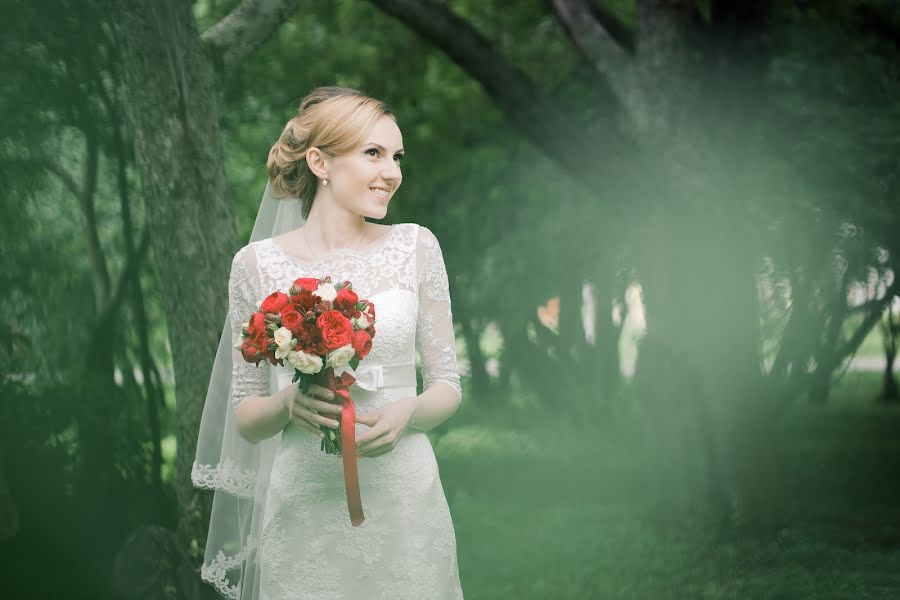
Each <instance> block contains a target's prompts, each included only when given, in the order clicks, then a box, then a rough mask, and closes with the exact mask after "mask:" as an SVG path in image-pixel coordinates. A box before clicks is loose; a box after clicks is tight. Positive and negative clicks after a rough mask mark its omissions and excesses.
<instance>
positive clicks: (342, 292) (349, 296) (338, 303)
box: [332, 287, 359, 317]
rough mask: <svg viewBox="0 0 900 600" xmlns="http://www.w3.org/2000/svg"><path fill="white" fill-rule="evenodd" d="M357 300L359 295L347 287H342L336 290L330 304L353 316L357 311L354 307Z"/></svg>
mask: <svg viewBox="0 0 900 600" xmlns="http://www.w3.org/2000/svg"><path fill="white" fill-rule="evenodd" d="M357 302H359V296H357V295H356V292H354V291H353V290H351V289H350V288H348V287H342V288H341V289H339V290H338V293H337V296H335V298H334V302H332V304H333V305H334V308H335V309H337V310H340V311H343V312H344V314H346V315H347V316H351V317H355V316H356V313H358V312H359V311H358V310H357V309H356V303H357Z"/></svg>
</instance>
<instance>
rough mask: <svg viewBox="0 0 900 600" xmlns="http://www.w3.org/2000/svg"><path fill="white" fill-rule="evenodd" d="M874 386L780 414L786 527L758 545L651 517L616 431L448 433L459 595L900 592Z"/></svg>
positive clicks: (866, 381)
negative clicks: (676, 527)
mask: <svg viewBox="0 0 900 600" xmlns="http://www.w3.org/2000/svg"><path fill="white" fill-rule="evenodd" d="M879 385H880V379H879V376H878V374H870V373H850V374H848V375H847V377H846V378H845V379H844V380H842V381H841V382H840V383H839V384H838V385H836V387H835V389H834V396H833V398H832V402H831V403H830V404H829V405H828V406H826V407H821V408H820V407H811V406H807V405H804V404H798V405H796V406H794V407H793V408H792V409H791V410H790V411H789V413H788V414H787V416H786V417H785V419H784V421H783V422H782V423H781V424H780V426H779V429H778V431H779V441H778V442H779V445H778V456H779V457H780V460H781V461H782V464H783V465H784V468H785V471H786V474H787V477H786V481H787V485H786V487H785V488H784V492H783V493H784V494H785V498H784V501H783V503H782V505H781V506H780V512H781V513H782V514H783V516H784V518H785V523H786V524H785V526H784V527H783V528H782V529H781V530H780V531H779V532H778V533H777V534H774V535H772V536H770V537H769V538H765V537H763V538H762V539H757V540H753V539H746V538H730V539H728V538H721V537H716V536H714V535H713V533H712V532H710V531H706V530H704V529H703V528H701V527H697V528H693V529H686V530H684V531H680V532H677V533H675V534H668V535H664V534H663V533H661V532H660V531H658V530H657V529H655V528H653V527H651V526H650V525H648V524H647V523H646V522H645V520H644V519H643V518H642V517H641V512H640V510H638V507H639V506H640V505H641V502H642V497H643V488H642V486H641V474H640V473H639V472H636V471H637V469H636V468H635V465H636V464H637V461H636V460H634V458H633V456H632V451H631V450H630V449H629V448H630V444H629V439H628V438H627V437H626V436H625V435H624V434H622V435H619V436H618V437H617V434H615V433H613V434H609V435H606V436H603V437H602V438H600V437H599V436H597V435H594V436H587V437H586V438H585V439H586V440H587V441H586V442H580V441H578V440H577V439H575V438H574V436H563V434H562V432H558V431H554V430H552V429H548V425H547V424H542V425H541V427H540V428H533V429H532V430H524V429H518V430H515V429H512V428H510V429H508V430H505V431H504V430H497V429H496V428H493V427H491V428H489V427H487V426H479V425H477V424H470V425H466V426H463V427H458V428H456V429H451V430H449V431H448V432H447V433H446V434H444V435H443V436H441V437H440V438H439V439H436V440H435V452H436V454H437V455H438V461H439V463H440V468H441V479H442V481H443V484H444V489H445V492H446V494H447V499H448V502H449V503H450V507H451V512H452V514H453V520H454V524H455V527H456V534H457V545H458V556H459V562H460V575H461V578H462V583H463V589H464V592H465V595H466V598H467V599H470V600H472V599H474V600H482V599H484V600H488V599H495V598H496V599H500V598H513V597H515V598H522V599H523V600H530V599H539V598H547V599H550V598H553V599H565V598H573V599H574V598H579V599H582V598H604V599H619V598H621V599H632V598H633V599H644V598H646V599H668V598H673V599H675V598H678V599H681V598H685V599H693V598H698V599H709V600H714V599H725V598H728V599H730V598H741V599H744V598H747V599H757V598H758V599H781V598H783V599H792V600H793V599H799V600H807V599H808V600H812V599H820V598H835V599H845V598H846V599H848V600H849V599H854V600H868V599H874V598H885V599H887V598H898V597H900V502H898V501H900V485H898V483H896V482H897V480H898V473H900V435H898V434H900V408H897V409H893V408H891V407H883V406H877V405H874V404H873V403H872V401H871V398H872V397H873V396H874V394H875V392H876V390H877V388H878V386H879ZM598 438H599V439H598Z"/></svg>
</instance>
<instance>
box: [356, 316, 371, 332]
mask: <svg viewBox="0 0 900 600" xmlns="http://www.w3.org/2000/svg"><path fill="white" fill-rule="evenodd" d="M353 322H354V323H355V324H356V328H357V329H368V328H369V319H367V318H366V315H365V314H361V315H359V316H358V317H356V318H354V319H353Z"/></svg>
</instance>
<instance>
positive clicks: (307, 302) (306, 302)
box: [292, 290, 321, 315]
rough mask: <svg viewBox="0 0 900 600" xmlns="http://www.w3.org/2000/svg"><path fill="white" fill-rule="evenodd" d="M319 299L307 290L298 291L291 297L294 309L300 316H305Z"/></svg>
mask: <svg viewBox="0 0 900 600" xmlns="http://www.w3.org/2000/svg"><path fill="white" fill-rule="evenodd" d="M320 299H321V298H319V297H318V296H316V295H315V294H313V293H312V292H310V291H309V290H300V293H299V294H297V295H296V296H294V297H293V299H292V300H293V306H294V309H295V310H296V311H297V312H298V313H300V314H301V315H305V314H306V313H307V312H309V311H311V310H312V309H313V308H315V306H316V302H318V301H319V300H320Z"/></svg>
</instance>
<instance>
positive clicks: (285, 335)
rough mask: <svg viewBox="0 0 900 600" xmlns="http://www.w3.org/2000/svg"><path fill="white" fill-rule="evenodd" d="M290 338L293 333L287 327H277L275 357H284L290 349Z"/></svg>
mask: <svg viewBox="0 0 900 600" xmlns="http://www.w3.org/2000/svg"><path fill="white" fill-rule="evenodd" d="M291 339H293V334H292V333H291V330H290V329H288V328H287V327H279V328H278V329H276V330H275V345H277V346H278V348H276V349H275V358H284V357H285V356H287V354H288V352H290V351H291Z"/></svg>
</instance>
